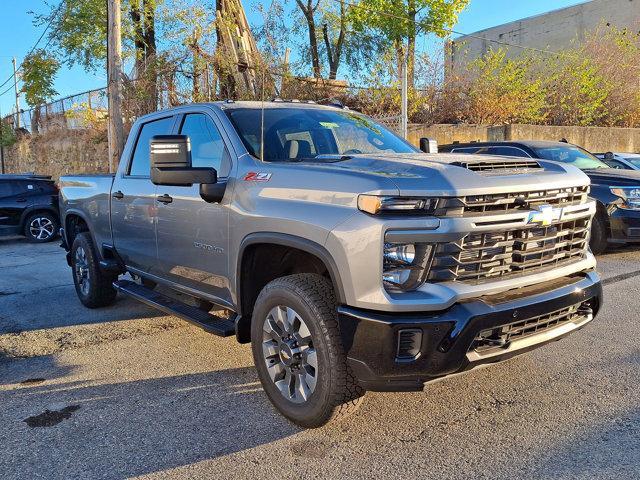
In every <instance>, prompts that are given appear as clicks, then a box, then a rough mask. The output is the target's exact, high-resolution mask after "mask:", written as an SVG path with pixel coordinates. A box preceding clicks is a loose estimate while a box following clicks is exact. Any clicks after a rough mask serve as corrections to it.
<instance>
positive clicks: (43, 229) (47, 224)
mask: <svg viewBox="0 0 640 480" xmlns="http://www.w3.org/2000/svg"><path fill="white" fill-rule="evenodd" d="M57 233H58V219H57V218H56V216H55V215H53V214H52V213H48V212H37V213H34V214H33V215H30V216H29V218H27V221H26V222H25V224H24V236H25V237H27V240H29V241H30V242H34V243H44V242H50V241H51V240H53V239H54V238H56V235H57Z"/></svg>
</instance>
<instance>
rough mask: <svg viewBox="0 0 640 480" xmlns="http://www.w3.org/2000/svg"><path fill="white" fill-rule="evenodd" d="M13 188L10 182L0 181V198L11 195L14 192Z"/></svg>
mask: <svg viewBox="0 0 640 480" xmlns="http://www.w3.org/2000/svg"><path fill="white" fill-rule="evenodd" d="M13 190H14V189H13V186H12V184H11V182H7V181H4V182H2V181H0V198H6V197H10V196H12V195H13V194H14V193H13Z"/></svg>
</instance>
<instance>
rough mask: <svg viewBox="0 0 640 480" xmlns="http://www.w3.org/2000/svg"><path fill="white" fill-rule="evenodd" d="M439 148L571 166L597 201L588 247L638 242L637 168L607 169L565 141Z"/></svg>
mask: <svg viewBox="0 0 640 480" xmlns="http://www.w3.org/2000/svg"><path fill="white" fill-rule="evenodd" d="M439 151H441V152H451V153H469V154H484V155H504V156H509V157H521V158H522V157H523V158H540V159H544V160H552V161H556V162H561V163H568V164H571V165H574V166H576V167H578V168H579V169H581V170H582V171H583V172H584V173H586V174H587V176H588V177H589V178H590V179H591V193H590V196H591V197H592V198H594V199H595V200H597V202H598V210H597V212H596V216H595V217H594V219H593V224H592V227H591V241H590V244H591V250H593V252H594V253H602V252H604V251H605V250H606V248H607V245H608V244H609V243H640V171H635V170H620V169H616V168H610V167H609V165H607V164H606V163H604V162H603V161H602V160H600V159H598V158H596V157H595V156H594V155H593V154H591V153H589V152H587V151H586V150H585V149H583V148H580V147H578V146H576V145H571V144H569V143H565V142H543V141H533V140H519V141H513V142H477V143H454V144H451V145H442V146H440V148H439ZM542 187H544V186H542Z"/></svg>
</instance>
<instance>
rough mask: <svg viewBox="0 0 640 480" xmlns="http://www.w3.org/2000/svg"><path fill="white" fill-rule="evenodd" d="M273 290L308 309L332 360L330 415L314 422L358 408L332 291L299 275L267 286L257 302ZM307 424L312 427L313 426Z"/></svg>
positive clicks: (315, 278) (316, 278) (359, 395)
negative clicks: (284, 291) (292, 294)
mask: <svg viewBox="0 0 640 480" xmlns="http://www.w3.org/2000/svg"><path fill="white" fill-rule="evenodd" d="M274 288H286V289H290V290H292V291H294V292H295V293H296V294H297V295H298V297H299V298H300V299H301V300H302V301H303V302H304V303H306V304H307V305H308V306H309V308H310V310H312V311H313V312H314V313H315V314H316V316H317V317H318V318H320V319H322V320H321V321H320V322H319V327H320V329H321V331H322V335H324V337H325V339H326V343H327V345H328V347H329V352H328V353H329V356H330V357H332V358H333V359H335V367H336V371H335V372H334V373H335V374H334V376H333V378H334V379H335V385H333V386H332V389H331V394H332V396H333V401H332V402H330V404H329V405H327V410H330V411H329V412H326V411H325V412H324V414H323V415H322V416H321V417H324V418H323V419H318V420H320V422H321V423H320V424H324V423H327V422H329V421H334V420H337V419H339V418H341V417H345V416H348V415H350V414H352V413H353V412H355V411H356V410H357V409H358V408H359V407H360V405H361V403H362V401H363V397H364V394H365V391H364V389H363V388H362V387H361V386H360V385H359V384H358V382H357V381H356V378H355V376H354V375H353V373H352V372H351V369H350V368H349V366H348V365H347V360H346V356H345V353H344V349H343V346H342V339H341V337H340V329H339V324H338V313H337V311H336V300H335V293H334V290H333V287H332V286H331V284H330V283H329V281H328V280H327V279H326V278H324V277H323V276H321V275H318V274H313V273H300V274H295V275H289V276H286V277H281V278H278V279H276V280H273V281H272V282H270V283H269V284H268V285H267V286H266V287H265V288H264V289H263V290H262V292H260V295H259V296H258V300H257V302H259V301H260V297H263V296H266V295H268V294H269V292H270V291H271V290H272V289H274ZM257 302H256V303H257ZM311 423H312V424H316V423H317V422H311ZM315 426H317V425H315Z"/></svg>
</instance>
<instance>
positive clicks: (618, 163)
mask: <svg viewBox="0 0 640 480" xmlns="http://www.w3.org/2000/svg"><path fill="white" fill-rule="evenodd" d="M594 155H595V156H596V157H598V158H599V159H600V160H602V161H603V162H604V163H606V164H607V165H609V166H610V167H611V168H619V169H621V170H640V153H613V152H607V153H594Z"/></svg>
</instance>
